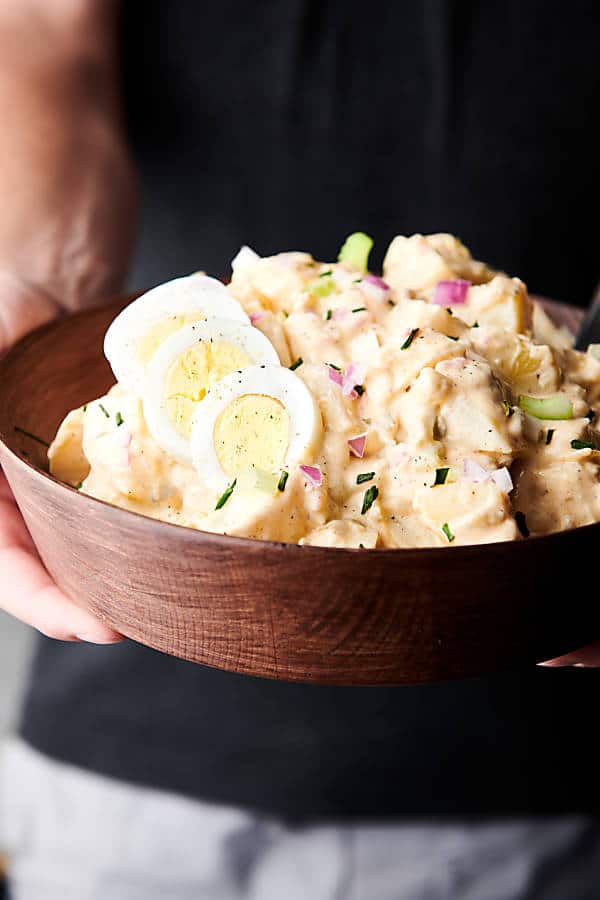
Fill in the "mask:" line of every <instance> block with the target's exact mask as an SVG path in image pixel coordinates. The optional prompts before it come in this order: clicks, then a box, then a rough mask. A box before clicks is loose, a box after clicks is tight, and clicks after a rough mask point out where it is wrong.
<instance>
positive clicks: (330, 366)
mask: <svg viewBox="0 0 600 900" xmlns="http://www.w3.org/2000/svg"><path fill="white" fill-rule="evenodd" d="M325 365H326V366H329V368H330V369H335V371H336V372H341V371H342V370H341V369H340V367H339V366H336V365H335V363H325Z"/></svg>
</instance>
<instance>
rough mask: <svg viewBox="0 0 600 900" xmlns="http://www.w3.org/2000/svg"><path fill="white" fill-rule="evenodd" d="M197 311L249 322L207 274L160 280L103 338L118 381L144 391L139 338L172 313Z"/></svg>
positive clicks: (180, 314) (126, 386)
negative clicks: (162, 281) (160, 282)
mask: <svg viewBox="0 0 600 900" xmlns="http://www.w3.org/2000/svg"><path fill="white" fill-rule="evenodd" d="M195 313H199V314H200V315H201V316H203V317H204V318H205V319H209V318H214V317H218V318H220V319H232V320H234V321H238V322H243V323H245V324H248V323H249V321H250V320H249V318H248V316H247V315H246V313H245V312H244V310H243V309H242V307H241V306H240V304H239V303H238V301H237V300H236V299H235V298H234V297H232V296H231V294H230V293H229V291H228V290H227V288H226V287H225V285H223V284H222V283H221V282H220V281H217V279H216V278H210V277H209V276H208V275H186V276H185V277H183V278H175V279H173V280H172V281H167V282H165V283H164V284H159V285H157V287H154V288H152V290H150V291H147V292H146V293H145V294H142V296H141V297H138V298H137V299H136V300H134V301H133V302H132V303H130V304H129V306H126V307H125V309H124V310H122V312H120V313H119V315H118V316H117V317H116V318H115V319H114V320H113V322H112V323H111V325H110V327H109V329H108V331H107V332H106V336H105V338H104V354H105V356H106V358H107V359H108V361H109V363H110V366H111V368H112V370H113V372H114V375H115V378H116V379H117V381H118V382H119V383H120V384H121V385H123V387H125V388H127V389H128V390H130V391H132V392H133V393H135V394H137V395H138V396H139V395H140V394H141V393H142V391H143V386H144V382H145V379H146V370H147V365H144V363H143V362H142V360H141V359H140V357H139V347H140V344H141V341H142V340H143V339H144V338H145V337H146V335H148V333H149V332H150V330H151V329H152V328H154V327H155V326H156V325H158V324H160V322H162V321H164V320H166V319H169V318H170V317H172V316H182V315H193V314H195Z"/></svg>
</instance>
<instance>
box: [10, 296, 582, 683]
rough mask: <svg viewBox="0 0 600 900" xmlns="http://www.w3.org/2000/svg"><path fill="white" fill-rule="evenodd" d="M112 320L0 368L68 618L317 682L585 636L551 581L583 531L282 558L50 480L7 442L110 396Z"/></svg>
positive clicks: (476, 665) (40, 539)
mask: <svg viewBox="0 0 600 900" xmlns="http://www.w3.org/2000/svg"><path fill="white" fill-rule="evenodd" d="M122 305H123V302H121V303H119V304H116V305H112V306H109V307H106V308H103V309H97V310H93V311H91V312H86V313H83V314H79V315H76V316H73V317H71V318H66V319H62V320H60V321H57V322H55V323H53V324H51V325H50V326H47V327H45V328H43V329H41V330H39V331H37V332H35V333H33V334H31V335H29V336H28V337H27V338H25V339H24V340H23V341H21V342H20V343H19V344H18V345H17V346H15V347H14V348H13V349H12V350H11V351H10V352H8V353H7V354H6V355H5V356H4V358H3V359H2V360H0V439H1V440H0V463H1V464H2V466H3V468H4V471H5V473H6V476H7V478H8V481H9V483H10V485H11V487H12V490H13V491H14V494H15V497H16V499H17V502H18V504H19V507H20V509H21V511H22V513H23V515H24V517H25V521H26V522H27V525H28V527H29V530H30V532H31V534H32V536H33V540H34V541H35V544H36V546H37V548H38V550H39V553H40V556H41V557H42V559H43V561H44V563H45V565H46V567H47V569H48V571H49V572H50V573H51V574H52V576H53V577H54V578H55V579H56V581H57V583H58V584H59V585H60V586H61V588H62V589H63V590H64V591H65V592H66V593H67V594H68V595H69V596H70V597H72V598H73V600H75V601H76V602H77V603H78V604H80V605H81V606H83V607H85V608H87V609H89V610H91V611H92V612H93V613H95V614H96V615H97V616H99V617H100V618H101V619H103V620H104V621H106V622H108V623H109V624H110V625H111V626H112V627H113V628H115V629H117V630H118V631H120V632H122V633H123V634H124V635H127V636H128V637H130V638H132V639H134V640H136V641H140V642H141V643H143V644H147V645H148V646H150V647H154V648H156V649H157V650H161V651H163V652H165V653H170V654H174V655H175V656H180V657H183V658H185V659H188V660H192V661H194V662H198V663H204V664H206V665H209V666H217V667H218V668H222V669H229V670H233V671H236V672H243V673H248V674H252V675H259V676H265V677H269V678H279V679H287V680H291V681H307V682H319V683H324V684H325V683H326V684H354V685H358V684H362V685H368V684H388V685H389V684H402V683H415V682H425V681H434V680H441V679H449V678H457V677H463V676H467V675H476V674H481V673H484V672H490V671H493V670H498V669H500V668H508V667H513V666H518V665H522V664H528V663H531V664H533V663H534V662H536V661H539V660H543V659H547V658H550V657H553V656H557V655H559V654H562V653H565V652H567V651H570V650H573V649H575V648H577V647H578V646H581V645H583V644H584V643H586V642H587V641H589V640H592V639H594V638H596V637H597V636H598V613H597V612H596V607H597V604H596V602H595V599H594V597H593V595H592V594H591V593H590V591H589V589H588V588H587V587H586V586H585V582H584V581H582V580H581V579H579V578H578V579H576V580H573V581H572V585H571V587H569V585H568V582H567V580H566V578H565V576H568V574H569V573H586V572H588V571H589V568H590V564H591V562H592V561H593V559H595V552H596V548H597V546H598V541H599V540H600V524H598V525H591V526H587V527H585V528H580V529H576V530H572V531H567V532H562V533H560V534H554V535H550V536H548V537H543V538H530V539H528V540H524V541H518V542H514V543H500V544H487V545H483V546H473V547H453V548H433V549H415V550H368V551H364V550H337V549H327V548H319V547H298V546H296V545H291V544H280V543H268V542H262V541H255V540H249V539H242V538H232V537H224V536H221V535H215V534H209V533H206V532H201V531H194V530H191V529H187V528H183V527H179V526H176V525H169V524H165V523H162V522H157V521H155V520H153V519H149V518H145V517H143V516H139V515H136V514H134V513H131V512H127V511H125V510H122V509H118V508H116V507H114V506H111V505H109V504H107V503H103V502H101V501H98V500H94V499H92V498H90V497H87V496H85V495H83V494H79V493H78V492H77V491H75V490H73V489H72V488H70V487H66V486H65V485H64V484H60V483H59V482H57V481H56V480H54V479H53V478H52V477H51V476H50V475H49V474H48V473H47V465H46V458H45V456H46V454H45V448H44V447H43V446H42V445H40V444H38V443H36V442H35V441H34V440H32V439H31V438H29V437H27V436H26V435H25V434H23V432H22V431H17V430H15V429H16V428H19V429H24V430H25V431H29V432H33V433H34V434H36V435H39V436H41V437H42V438H45V439H46V440H48V441H50V440H51V439H52V437H53V436H54V434H55V431H56V429H57V427H58V425H59V423H60V421H61V420H62V418H63V416H64V415H65V414H66V413H67V412H68V410H70V409H72V408H74V407H77V406H80V405H82V404H83V403H85V402H86V401H88V400H90V399H92V398H94V397H97V396H99V395H100V394H102V393H103V392H104V391H105V390H106V389H107V388H108V387H109V386H110V384H111V383H112V381H113V378H112V374H111V372H110V369H109V367H108V365H107V363H106V362H105V360H104V356H103V354H102V338H103V335H104V332H105V330H106V328H107V326H108V324H109V322H110V321H111V320H112V318H113V317H114V315H115V314H116V312H117V310H118V309H119V308H120V307H121V306H122ZM567 312H568V313H570V315H571V320H572V319H573V311H567ZM564 318H566V315H565V316H564Z"/></svg>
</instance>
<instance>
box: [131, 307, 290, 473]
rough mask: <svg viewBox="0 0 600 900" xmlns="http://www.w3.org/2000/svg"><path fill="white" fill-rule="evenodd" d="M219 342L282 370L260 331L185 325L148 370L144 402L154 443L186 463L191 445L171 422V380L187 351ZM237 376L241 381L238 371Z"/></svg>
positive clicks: (225, 323) (229, 324) (220, 324)
mask: <svg viewBox="0 0 600 900" xmlns="http://www.w3.org/2000/svg"><path fill="white" fill-rule="evenodd" d="M217 341H224V342H227V343H229V344H233V345H235V346H236V347H238V348H239V349H240V350H242V351H243V352H244V353H246V354H247V356H249V357H250V359H251V360H252V363H254V364H256V365H258V366H261V365H264V366H269V367H271V369H275V367H279V357H278V355H277V351H276V350H275V348H274V347H273V345H272V344H271V342H270V341H269V339H268V338H266V337H265V336H264V334H263V333H262V332H261V331H259V330H258V328H253V327H252V326H251V325H245V324H243V323H242V322H235V321H233V320H231V319H207V320H206V321H204V322H197V323H195V324H192V325H184V326H183V328H180V329H179V331H176V332H175V334H172V335H171V336H170V337H168V338H167V339H166V340H165V341H164V342H163V343H162V344H161V346H160V347H159V348H158V350H157V351H156V353H155V354H154V356H153V357H152V360H151V362H150V365H149V366H148V370H147V373H146V383H145V386H144V389H143V392H142V402H143V409H144V416H145V419H146V424H147V426H148V430H149V431H150V434H151V435H152V437H153V438H154V440H155V441H156V442H157V444H158V445H159V446H160V447H162V449H163V450H164V451H165V452H166V453H169V454H170V455H171V456H173V457H174V458H175V459H177V460H179V461H180V462H183V463H188V464H189V463H191V461H192V457H191V452H190V441H189V440H188V439H187V438H186V437H184V436H183V435H182V434H180V432H179V431H178V430H177V429H176V428H175V426H174V425H173V423H172V421H171V419H170V418H169V415H168V412H167V398H166V397H165V390H166V380H167V376H168V373H169V370H170V368H171V366H172V365H173V363H174V362H175V361H176V360H177V358H178V357H179V356H180V355H181V354H182V353H184V352H185V351H186V350H187V349H189V348H190V347H193V346H194V345H195V344H197V343H198V342H205V343H206V342H217ZM239 371H243V369H240V370H239ZM233 374H234V375H235V376H236V377H239V374H238V372H237V370H236V372H234V373H233ZM226 377H229V376H226ZM206 396H208V394H207V395H206ZM205 401H206V397H205V398H204V399H203V400H201V401H200V402H199V404H198V405H199V406H202V404H203V403H204V402H205Z"/></svg>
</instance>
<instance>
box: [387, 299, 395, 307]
mask: <svg viewBox="0 0 600 900" xmlns="http://www.w3.org/2000/svg"><path fill="white" fill-rule="evenodd" d="M395 305H396V304H395V303H394V301H393V300H388V306H395Z"/></svg>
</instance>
